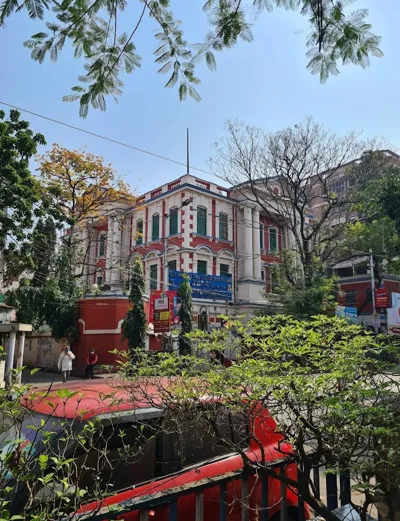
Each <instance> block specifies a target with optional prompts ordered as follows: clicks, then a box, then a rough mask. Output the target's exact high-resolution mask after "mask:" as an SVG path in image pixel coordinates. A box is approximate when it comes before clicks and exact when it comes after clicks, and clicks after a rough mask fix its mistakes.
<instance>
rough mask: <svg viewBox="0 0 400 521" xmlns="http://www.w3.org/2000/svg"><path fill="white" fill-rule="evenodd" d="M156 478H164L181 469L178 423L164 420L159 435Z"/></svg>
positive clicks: (167, 419)
mask: <svg viewBox="0 0 400 521" xmlns="http://www.w3.org/2000/svg"><path fill="white" fill-rule="evenodd" d="M157 438H158V440H157V441H158V443H157V464H156V471H155V472H156V477H163V476H168V475H169V474H172V473H173V472H177V471H179V470H180V469H181V463H180V458H179V456H178V453H179V452H180V447H179V441H178V434H177V428H176V422H174V421H172V420H171V419H169V418H168V416H167V417H166V418H164V420H163V422H162V425H161V430H160V432H159V434H158V437H157Z"/></svg>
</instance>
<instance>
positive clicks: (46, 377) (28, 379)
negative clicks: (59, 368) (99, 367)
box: [22, 369, 111, 387]
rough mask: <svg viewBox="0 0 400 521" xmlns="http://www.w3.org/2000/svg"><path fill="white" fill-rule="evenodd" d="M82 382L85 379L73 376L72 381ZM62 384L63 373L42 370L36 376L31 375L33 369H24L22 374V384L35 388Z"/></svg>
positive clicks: (100, 376)
mask: <svg viewBox="0 0 400 521" xmlns="http://www.w3.org/2000/svg"><path fill="white" fill-rule="evenodd" d="M110 376H111V375H109V374H104V375H97V376H96V377H95V378H96V379H97V378H100V379H101V378H109V377H110ZM77 380H82V381H83V378H81V377H79V376H71V377H70V381H77ZM59 382H62V376H61V373H54V372H51V371H48V370H45V369H43V370H40V371H37V372H36V373H35V374H31V369H24V371H23V373H22V383H24V384H29V385H32V386H34V387H38V386H42V385H50V384H53V383H59Z"/></svg>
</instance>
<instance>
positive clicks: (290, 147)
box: [210, 119, 374, 289]
mask: <svg viewBox="0 0 400 521" xmlns="http://www.w3.org/2000/svg"><path fill="white" fill-rule="evenodd" d="M226 132H227V136H226V138H224V139H222V140H220V141H219V142H217V143H216V144H215V145H214V157H213V158H212V159H211V161H210V165H211V168H212V171H213V173H214V174H215V175H217V176H218V177H220V178H221V179H224V180H225V181H227V182H228V183H229V184H231V185H234V186H235V190H237V191H238V192H239V193H240V196H241V197H242V198H243V199H244V200H247V201H249V202H251V203H255V204H256V205H257V206H259V207H260V208H261V210H262V211H263V212H265V213H266V214H267V215H268V216H269V217H270V218H271V219H273V220H274V221H275V222H276V223H277V224H278V225H280V226H282V227H284V228H286V229H287V232H288V233H287V241H288V243H289V244H288V245H287V246H288V249H289V250H292V251H294V252H296V255H297V259H298V266H299V269H300V271H301V273H302V277H303V284H304V288H306V289H308V288H312V287H313V285H314V276H315V274H316V270H315V266H316V263H315V258H318V259H319V261H321V262H322V263H323V264H324V263H325V262H326V260H327V259H329V258H330V256H331V254H332V251H333V250H334V249H335V247H336V245H337V238H338V237H339V236H340V235H341V234H342V233H343V230H344V227H345V224H346V222H347V221H348V219H349V215H350V206H349V203H351V202H352V201H353V198H354V193H355V189H352V188H349V189H348V190H346V191H345V192H344V193H336V191H335V189H334V186H333V181H334V180H335V175H336V174H337V173H339V172H340V171H341V170H343V169H344V168H345V165H346V164H347V163H348V162H349V161H351V160H353V159H356V158H357V157H359V156H360V155H361V152H362V150H363V149H365V147H366V145H365V144H363V143H359V142H358V140H357V135H356V134H355V133H354V132H352V133H350V134H348V135H346V136H344V137H338V136H336V135H334V134H332V133H330V132H329V131H327V130H325V129H324V128H323V126H321V125H318V124H317V123H314V122H313V121H312V120H311V119H307V120H306V121H305V122H304V123H300V124H297V125H295V126H294V127H289V128H287V129H284V130H281V131H279V132H274V133H266V132H264V131H263V130H262V129H260V128H257V127H254V126H248V125H244V124H242V123H238V122H232V121H229V122H228V123H227V125H226ZM373 145H374V144H371V145H370V146H369V147H368V148H371V147H372V146H373ZM311 209H312V210H313V212H314V214H315V215H314V216H313V217H312V218H310V216H309V213H310V211H311ZM333 225H335V226H333ZM288 282H290V279H289V280H288Z"/></svg>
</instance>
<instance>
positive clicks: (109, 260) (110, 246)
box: [106, 217, 114, 284]
mask: <svg viewBox="0 0 400 521" xmlns="http://www.w3.org/2000/svg"><path fill="white" fill-rule="evenodd" d="M113 250H114V217H109V218H108V226H107V250H106V282H107V284H109V283H110V281H111V270H112V268H113V266H114V255H113Z"/></svg>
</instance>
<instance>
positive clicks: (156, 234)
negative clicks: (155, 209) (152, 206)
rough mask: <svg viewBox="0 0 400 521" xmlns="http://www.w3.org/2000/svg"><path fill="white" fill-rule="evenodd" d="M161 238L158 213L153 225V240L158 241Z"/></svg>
mask: <svg viewBox="0 0 400 521" xmlns="http://www.w3.org/2000/svg"><path fill="white" fill-rule="evenodd" d="M159 238H160V216H159V214H158V213H156V214H155V215H153V220H152V227H151V240H152V241H157V240H158V239H159Z"/></svg>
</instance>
